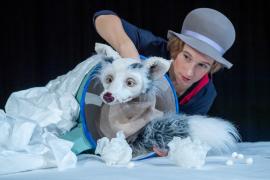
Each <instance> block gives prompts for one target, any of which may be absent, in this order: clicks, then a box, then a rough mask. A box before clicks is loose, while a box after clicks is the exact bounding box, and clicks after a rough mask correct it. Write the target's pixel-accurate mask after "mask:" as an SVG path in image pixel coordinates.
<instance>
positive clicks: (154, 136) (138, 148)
mask: <svg viewBox="0 0 270 180" xmlns="http://www.w3.org/2000/svg"><path fill="white" fill-rule="evenodd" d="M181 117H183V118H181ZM188 129H189V128H188V122H187V119H186V118H185V117H184V116H180V115H178V114H165V115H164V116H163V117H161V118H157V119H154V120H152V121H151V122H150V123H148V124H147V125H146V126H145V128H144V129H142V131H141V132H140V133H139V135H138V137H137V138H136V139H135V141H133V142H130V145H131V147H132V149H133V155H134V156H136V155H141V154H146V153H148V152H151V151H152V149H153V146H156V147H158V148H160V149H163V150H165V149H166V150H168V146H167V144H168V143H169V142H170V141H171V140H172V139H173V137H174V136H177V137H181V138H184V137H187V136H188Z"/></svg>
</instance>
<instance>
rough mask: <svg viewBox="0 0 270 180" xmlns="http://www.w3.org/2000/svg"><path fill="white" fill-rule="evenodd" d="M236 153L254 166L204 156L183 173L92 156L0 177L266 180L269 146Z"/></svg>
mask: <svg viewBox="0 0 270 180" xmlns="http://www.w3.org/2000/svg"><path fill="white" fill-rule="evenodd" d="M238 147H239V149H238V150H237V152H238V153H242V154H243V155H244V156H245V157H252V158H253V160H254V163H253V164H252V165H247V164H245V163H244V161H241V160H239V161H235V164H234V165H232V166H227V165H226V161H227V160H228V159H229V158H230V157H231V154H228V155H226V156H208V157H207V159H206V164H205V165H204V166H203V167H202V168H201V169H194V168H192V169H185V168H181V167H178V166H175V165H174V164H173V163H172V162H171V161H170V160H168V159H167V158H164V157H163V158H152V159H147V160H142V161H136V162H135V166H134V167H133V168H127V167H120V166H118V167H110V166H106V165H105V163H103V162H102V161H101V160H99V159H98V158H96V157H95V156H81V157H80V160H79V162H78V163H77V166H76V168H72V169H66V170H64V171H59V170H58V169H56V168H53V169H42V170H35V171H29V172H23V173H17V174H10V175H4V176H0V179H1V180H2V179H3V180H12V179H20V180H36V179H42V180H58V179H70V180H71V179H72V180H74V179H78V180H79V179H87V180H90V179H104V180H108V179H117V180H126V179H140V180H144V179H145V180H149V179H163V180H165V179H177V180H179V179H183V180H189V179H191V180H197V179H198V180H204V179H207V180H232V179H237V180H269V179H270V142H256V143H240V144H239V145H238Z"/></svg>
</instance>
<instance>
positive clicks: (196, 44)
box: [167, 30, 233, 69]
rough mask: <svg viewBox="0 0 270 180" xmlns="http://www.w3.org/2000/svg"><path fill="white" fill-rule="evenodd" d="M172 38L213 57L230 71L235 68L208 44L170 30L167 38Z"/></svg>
mask: <svg viewBox="0 0 270 180" xmlns="http://www.w3.org/2000/svg"><path fill="white" fill-rule="evenodd" d="M172 37H177V38H179V39H181V40H182V41H184V42H185V43H186V44H187V45H189V46H190V47H192V48H194V49H195V50H197V51H199V52H200V53H203V54H205V55H207V56H209V57H211V58H212V59H214V60H215V61H217V62H219V63H220V64H222V65H223V66H224V67H226V68H228V69H230V68H231V67H232V66H233V64H232V63H230V62H229V61H228V60H226V59H225V58H223V57H222V56H221V55H220V53H219V52H218V51H217V50H216V49H215V48H213V47H212V46H210V45H208V44H207V43H205V42H203V41H201V40H199V39H196V38H194V37H191V36H186V35H183V34H179V33H176V32H174V31H172V30H169V31H168V34H167V38H168V39H170V38H172Z"/></svg>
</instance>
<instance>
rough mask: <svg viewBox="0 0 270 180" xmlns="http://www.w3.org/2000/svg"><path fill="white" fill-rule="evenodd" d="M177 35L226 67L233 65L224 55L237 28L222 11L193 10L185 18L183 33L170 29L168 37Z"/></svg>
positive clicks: (231, 42) (232, 40)
mask: <svg viewBox="0 0 270 180" xmlns="http://www.w3.org/2000/svg"><path fill="white" fill-rule="evenodd" d="M175 36H176V37H178V38H180V39H181V40H182V41H184V42H185V43H186V44H188V45H189V46H191V47H192V48H194V49H196V50H197V51H199V52H201V53H203V54H205V55H207V56H209V57H211V58H213V59H214V60H216V61H217V62H219V63H220V64H222V65H224V66H225V67H226V68H228V69H229V68H231V67H232V63H230V62H229V61H228V60H226V59H224V58H223V57H222V56H223V54H224V53H225V52H226V51H227V50H228V49H229V48H230V47H231V46H232V44H233V42H234V40H235V29H234V27H233V24H232V23H231V21H230V20H229V19H228V18H227V17H226V16H224V15H223V14H221V13H220V12H218V11H216V10H214V9H209V8H198V9H195V10H193V11H191V12H190V13H189V14H188V15H187V16H186V18H185V20H184V23H183V26H182V30H181V34H179V33H176V32H173V31H171V30H169V31H168V35H167V37H168V39H170V38H171V37H175Z"/></svg>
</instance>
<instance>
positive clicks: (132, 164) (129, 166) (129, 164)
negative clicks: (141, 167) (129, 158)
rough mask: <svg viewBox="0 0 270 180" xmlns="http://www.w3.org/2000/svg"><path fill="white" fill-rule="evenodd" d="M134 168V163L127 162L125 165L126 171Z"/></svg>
mask: <svg viewBox="0 0 270 180" xmlns="http://www.w3.org/2000/svg"><path fill="white" fill-rule="evenodd" d="M134 166H135V163H134V162H129V163H128V164H127V168H128V169H131V168H133V167H134Z"/></svg>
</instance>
